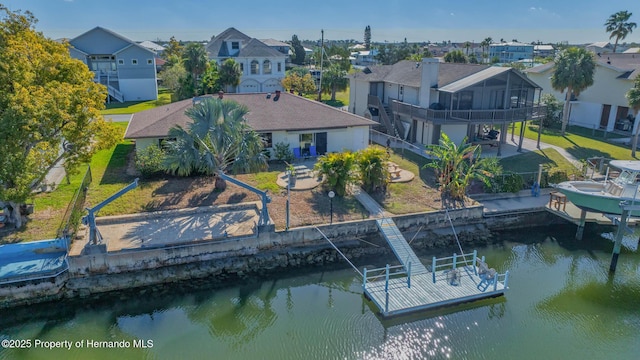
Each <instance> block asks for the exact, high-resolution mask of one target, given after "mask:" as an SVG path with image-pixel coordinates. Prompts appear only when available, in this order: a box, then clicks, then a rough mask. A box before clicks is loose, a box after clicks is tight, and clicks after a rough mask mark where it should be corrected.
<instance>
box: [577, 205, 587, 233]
mask: <svg viewBox="0 0 640 360" xmlns="http://www.w3.org/2000/svg"><path fill="white" fill-rule="evenodd" d="M586 221H587V211H586V210H580V223H579V224H578V230H577V231H576V240H582V234H583V233H584V224H585V222H586Z"/></svg>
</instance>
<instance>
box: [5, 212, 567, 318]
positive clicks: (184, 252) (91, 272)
mask: <svg viewBox="0 0 640 360" xmlns="http://www.w3.org/2000/svg"><path fill="white" fill-rule="evenodd" d="M449 214H450V216H451V218H452V221H453V223H454V225H455V228H456V232H457V233H458V235H459V237H460V240H461V241H463V242H466V243H469V244H471V243H482V242H486V241H487V239H488V238H489V237H491V234H490V231H492V230H503V229H514V228H521V227H534V226H542V225H548V224H550V223H553V222H558V218H556V217H554V216H553V215H551V214H549V213H548V212H547V211H545V210H543V209H533V210H532V211H531V212H526V213H525V212H521V213H516V214H513V213H505V214H493V216H491V217H485V216H484V215H483V207H482V206H476V207H470V208H465V209H459V210H451V211H449ZM393 219H394V221H395V222H396V224H397V226H398V228H399V229H401V231H402V232H403V233H404V234H405V237H406V238H407V239H414V241H413V242H412V243H411V244H412V246H413V247H415V248H418V249H420V248H422V249H428V248H437V247H446V246H451V245H452V240H453V233H452V230H451V226H450V224H449V222H448V218H447V216H446V214H445V212H444V211H437V212H429V213H419V214H409V215H401V216H395V217H393ZM317 228H318V229H320V230H321V231H322V232H323V233H324V234H325V235H326V236H327V237H329V238H330V239H331V240H332V241H333V242H334V243H335V244H336V246H337V247H338V248H339V249H340V250H341V251H342V252H344V253H345V255H346V256H347V257H348V258H350V259H357V258H366V257H371V256H377V255H385V256H389V259H390V261H391V260H393V261H395V258H393V255H392V254H391V251H390V249H389V247H388V245H386V243H385V241H384V240H383V239H382V238H381V237H380V235H379V233H378V228H377V226H376V222H375V220H374V219H368V220H362V221H352V222H344V223H339V224H333V225H320V226H318V227H317ZM68 261H69V270H68V272H65V273H64V274H62V275H60V276H58V277H55V278H51V279H46V280H34V281H26V282H22V283H19V284H12V285H3V286H0V308H8V307H15V306H21V305H29V304H34V303H39V302H46V301H52V300H59V299H65V298H83V297H90V296H96V294H100V293H105V292H111V291H118V290H125V289H132V288H139V287H146V286H153V285H158V284H164V283H172V282H178V281H183V280H189V279H198V278H211V277H219V278H220V279H221V280H224V279H225V278H231V277H236V278H237V277H247V276H254V275H258V274H260V275H262V274H265V273H269V272H270V271H276V270H282V269H284V268H295V267H309V266H319V265H323V264H327V263H334V262H340V261H344V260H343V259H342V258H341V257H340V255H339V254H337V252H336V251H335V250H333V249H332V248H331V245H330V244H329V243H328V242H327V241H326V240H325V239H324V237H323V236H322V235H321V234H320V232H318V230H317V229H316V228H315V227H300V228H295V229H291V230H289V231H280V232H264V233H260V234H257V235H254V236H247V237H235V238H226V239H217V240H213V241H206V242H196V243H190V244H185V245H181V246H172V247H158V248H149V249H144V248H142V249H136V250H121V251H114V252H107V253H104V254H92V255H79V256H69V258H68Z"/></svg>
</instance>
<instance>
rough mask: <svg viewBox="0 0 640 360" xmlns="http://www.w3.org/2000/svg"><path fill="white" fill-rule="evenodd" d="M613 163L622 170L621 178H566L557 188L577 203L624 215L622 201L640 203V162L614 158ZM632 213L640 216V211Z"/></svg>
mask: <svg viewBox="0 0 640 360" xmlns="http://www.w3.org/2000/svg"><path fill="white" fill-rule="evenodd" d="M609 165H610V166H613V167H615V168H618V169H620V175H619V176H618V177H617V178H615V179H605V180H604V181H565V182H562V183H560V184H556V185H554V187H555V188H556V189H557V190H558V191H559V192H561V193H563V194H565V195H566V196H567V199H568V200H569V201H571V202H572V203H573V204H574V205H575V206H577V207H579V208H580V209H582V210H586V211H590V212H596V213H603V214H618V215H619V214H622V208H621V207H620V202H621V201H626V202H628V203H630V204H631V203H638V204H639V205H640V194H639V193H638V187H639V186H640V181H639V179H638V175H640V161H638V160H612V161H611V162H609ZM631 215H632V216H640V211H633V212H632V214H631Z"/></svg>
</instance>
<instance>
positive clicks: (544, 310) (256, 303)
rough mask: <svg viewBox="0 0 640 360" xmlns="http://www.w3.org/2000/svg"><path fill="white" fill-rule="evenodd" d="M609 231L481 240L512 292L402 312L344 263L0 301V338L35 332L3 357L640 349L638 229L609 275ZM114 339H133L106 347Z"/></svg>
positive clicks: (455, 354) (620, 353)
mask: <svg viewBox="0 0 640 360" xmlns="http://www.w3.org/2000/svg"><path fill="white" fill-rule="evenodd" d="M610 230H611V229H609V228H599V230H594V229H593V228H589V227H588V228H587V231H586V234H585V239H584V240H582V241H576V240H574V239H573V236H574V233H575V227H574V226H566V227H565V226H563V227H557V228H554V229H553V231H551V230H548V229H546V228H545V229H542V228H539V229H528V230H520V231H517V232H505V233H500V234H496V236H495V240H496V242H495V243H493V244H490V245H487V246H483V247H479V248H478V250H479V252H480V253H481V254H483V255H485V256H486V257H487V262H488V264H489V265H490V266H491V267H495V268H496V269H498V270H499V271H500V272H503V271H505V270H509V272H510V281H509V284H510V289H509V291H508V292H507V293H506V296H505V297H501V298H495V299H489V300H483V301H481V302H476V303H472V304H465V305H462V306H456V307H452V308H446V309H444V310H439V311H432V312H428V313H422V314H418V315H412V316H408V317H403V318H396V319H392V320H383V319H381V318H379V317H378V316H377V315H376V314H375V309H374V307H373V305H372V304H371V303H369V302H367V301H365V300H364V299H363V296H362V293H361V288H360V279H359V278H358V277H356V276H355V272H354V271H353V270H350V269H346V268H340V269H332V270H324V271H320V270H318V271H316V272H308V273H302V274H301V273H294V274H283V275H279V276H274V277H273V278H266V279H260V280H254V281H246V280H243V281H242V283H241V284H237V285H233V286H227V287H224V288H220V287H210V288H202V289H199V290H189V291H184V290H181V289H182V288H175V289H174V288H172V289H170V291H169V292H168V293H166V294H156V293H151V292H146V293H141V294H138V295H137V296H134V297H130V296H129V297H126V296H123V297H121V298H114V299H112V300H109V301H107V302H105V301H102V302H100V303H97V304H88V305H82V304H77V303H76V304H64V303H56V304H51V305H48V306H44V307H37V308H35V309H34V310H33V311H32V314H31V316H32V318H31V319H29V320H22V321H20V322H16V321H8V320H6V319H9V318H11V316H8V315H7V313H6V312H5V313H4V315H3V313H0V316H3V317H4V319H3V318H0V339H1V340H10V341H11V342H13V344H12V345H14V346H15V345H16V343H15V342H16V340H23V341H24V342H23V344H22V345H26V341H27V340H30V344H31V345H30V348H29V349H7V348H5V349H2V348H0V359H3V360H4V359H141V358H146V359H421V358H433V359H447V358H451V359H638V357H639V356H640V355H638V354H640V340H638V339H639V334H640V253H639V252H638V250H637V239H638V234H635V235H630V236H629V237H628V238H625V243H624V246H623V250H622V254H621V256H620V261H619V263H618V270H617V272H616V273H615V275H613V276H611V275H610V274H609V271H608V268H609V261H610V256H611V250H612V248H613V243H612V242H611V240H610V238H612V234H611V233H607V231H610ZM453 246H454V244H452V248H451V250H439V251H438V253H437V254H434V253H432V252H431V253H424V254H422V255H423V256H424V258H423V259H424V260H428V259H430V258H431V256H433V255H437V256H442V255H447V254H450V253H451V252H453V251H454V249H455V248H454V247H453ZM464 250H465V252H466V251H471V250H473V249H464ZM358 265H359V266H360V267H364V266H365V265H367V266H372V265H375V266H378V265H380V263H379V261H377V262H374V263H371V264H365V263H359V264H358ZM54 310H55V311H54ZM51 341H54V342H55V341H57V342H58V343H47V342H51ZM64 341H68V343H64ZM36 342H37V343H38V344H39V345H38V346H37V348H36ZM117 344H119V345H120V346H127V345H128V346H129V347H128V348H124V349H110V348H98V346H108V345H117ZM45 345H61V346H69V347H70V349H47V348H43V347H42V346H45Z"/></svg>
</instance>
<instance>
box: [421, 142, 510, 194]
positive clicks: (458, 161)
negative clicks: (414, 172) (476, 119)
mask: <svg viewBox="0 0 640 360" xmlns="http://www.w3.org/2000/svg"><path fill="white" fill-rule="evenodd" d="M480 153H481V149H480V146H479V145H472V144H469V143H467V138H464V139H463V140H462V143H461V144H460V145H456V143H454V142H453V141H452V140H451V139H450V138H449V136H447V134H445V133H442V134H441V135H440V141H439V144H438V145H427V154H429V155H430V156H432V157H434V158H435V160H434V161H432V162H430V163H428V164H427V165H425V166H426V167H431V168H433V169H435V171H436V176H437V177H438V183H439V184H440V191H442V193H443V194H448V195H449V196H451V198H452V199H454V200H463V199H464V196H465V193H466V190H467V187H468V186H469V183H470V182H471V180H473V179H478V180H481V181H482V182H483V183H485V184H486V185H487V186H490V183H491V178H492V176H493V174H499V173H500V172H501V168H500V167H499V165H497V161H496V159H495V158H480Z"/></svg>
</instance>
